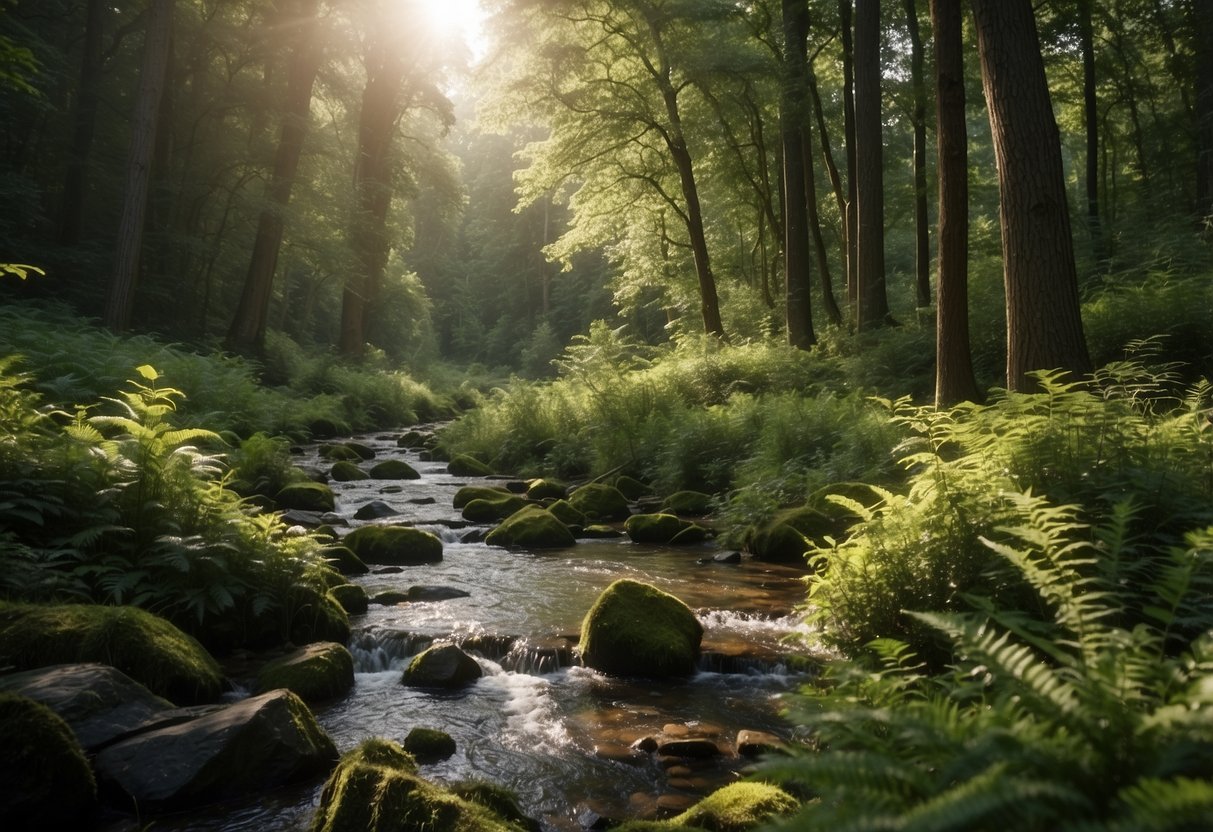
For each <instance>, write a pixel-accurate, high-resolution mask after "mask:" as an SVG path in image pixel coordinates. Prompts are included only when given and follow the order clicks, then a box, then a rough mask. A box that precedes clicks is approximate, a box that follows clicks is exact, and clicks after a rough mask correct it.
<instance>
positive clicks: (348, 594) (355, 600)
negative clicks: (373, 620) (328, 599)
mask: <svg viewBox="0 0 1213 832" xmlns="http://www.w3.org/2000/svg"><path fill="white" fill-rule="evenodd" d="M329 594H330V595H332V596H333V598H335V599H336V600H337V603H338V604H340V605H341V609H343V610H345V612H346V614H347V615H362V614H363V613H365V612H366V611H367V608H368V607H369V606H370V598H368V597H367V594H366V590H365V589H363V588H362V587H360V586H358V584H338V585H337V586H335V587H333V588H332V589H330V590H329Z"/></svg>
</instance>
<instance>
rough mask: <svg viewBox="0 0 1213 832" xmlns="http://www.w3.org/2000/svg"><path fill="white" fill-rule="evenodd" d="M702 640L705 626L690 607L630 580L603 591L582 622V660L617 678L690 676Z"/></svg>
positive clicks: (646, 585)
mask: <svg viewBox="0 0 1213 832" xmlns="http://www.w3.org/2000/svg"><path fill="white" fill-rule="evenodd" d="M702 639H703V627H702V626H701V625H700V623H699V620H698V619H697V618H696V617H695V613H694V612H692V611H691V609H690V607H688V606H687V605H686V604H684V603H683V602H682V601H681V600H679V599H678V598H675V597H674V596H673V595H670V594H669V593H667V592H662V591H661V590H660V589H657V587H655V586H651V585H649V584H643V583H640V582H638V581H633V580H630V579H626V578H625V579H623V580H618V581H615V583H613V584H611V585H610V586H608V587H607V588H606V589H605V590H603V592H602V594H601V595H599V596H598V600H597V601H595V602H594V606H593V607H591V608H590V611H589V612H588V613H586V616H585V618H584V619H583V620H582V622H581V643H580V649H581V660H582V662H583V663H584V664H585V665H587V666H588V667H592V668H594V669H595V670H598V671H601V672H602V673H607V674H610V675H612V676H642V677H646V678H665V677H669V676H689V675H691V674H692V673H694V672H695V665H696V660H697V659H698V657H699V643H700V641H701V640H702Z"/></svg>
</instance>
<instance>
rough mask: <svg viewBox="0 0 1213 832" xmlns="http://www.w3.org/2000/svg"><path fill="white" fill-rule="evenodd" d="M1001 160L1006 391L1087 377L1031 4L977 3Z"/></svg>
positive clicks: (1057, 152)
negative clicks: (1058, 375) (1047, 379)
mask: <svg viewBox="0 0 1213 832" xmlns="http://www.w3.org/2000/svg"><path fill="white" fill-rule="evenodd" d="M972 6H973V19H974V23H975V26H976V30H977V47H978V52H979V54H980V56H981V76H982V86H983V88H984V90H985V96H986V102H987V104H988V107H989V115H990V132H991V134H992V136H993V139H994V155H995V159H996V161H997V163H998V185H999V193H1000V219H1001V221H1002V252H1003V280H1004V283H1005V285H1006V295H1007V387H1008V389H1011V390H1018V391H1030V390H1032V389H1035V386H1036V385H1035V384H1034V382H1033V381H1032V380H1031V379H1029V378H1028V373H1030V372H1031V371H1033V370H1051V369H1062V370H1068V371H1070V372H1071V373H1073V374H1075V375H1083V374H1085V373H1087V372H1089V371H1090V369H1091V360H1090V358H1089V356H1088V354H1087V345H1086V341H1085V340H1084V339H1083V332H1082V318H1081V315H1080V312H1079V300H1078V277H1077V274H1076V272H1075V267H1074V241H1073V239H1072V238H1071V235H1070V213H1069V210H1068V208H1067V207H1066V192H1065V180H1064V178H1063V173H1062V164H1061V144H1060V139H1059V136H1058V131H1057V122H1056V121H1055V120H1054V118H1053V107H1052V104H1051V102H1050V100H1049V88H1048V84H1047V81H1046V79H1045V69H1044V61H1043V59H1042V58H1041V53H1040V43H1039V40H1038V38H1037V34H1036V20H1035V18H1034V17H1033V13H1032V5H1031V2H1030V0H972Z"/></svg>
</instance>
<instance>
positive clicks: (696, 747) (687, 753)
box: [657, 737, 720, 758]
mask: <svg viewBox="0 0 1213 832" xmlns="http://www.w3.org/2000/svg"><path fill="white" fill-rule="evenodd" d="M657 753H658V754H660V755H661V756H663V757H695V758H706V757H716V756H718V755H719V754H720V747H719V746H718V745H716V743H714V742H712V741H711V740H709V739H705V738H702V737H675V738H674V739H661V740H658V742H657Z"/></svg>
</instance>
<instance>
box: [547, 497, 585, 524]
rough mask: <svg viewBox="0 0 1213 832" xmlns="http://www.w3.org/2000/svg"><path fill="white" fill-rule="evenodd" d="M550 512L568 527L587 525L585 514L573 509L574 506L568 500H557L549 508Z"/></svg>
mask: <svg viewBox="0 0 1213 832" xmlns="http://www.w3.org/2000/svg"><path fill="white" fill-rule="evenodd" d="M548 511H550V512H551V513H552V516H553V517H555V518H556V519H557V520H559V521H560V522H561V523H564V524H565V525H566V526H584V525H585V524H586V516H585V514H583V513H582V512H580V511H578V510H577V509H575V508H573V504H572V503H570V502H569V501H568V500H557V501H556V502H554V503H552V504H551V505H550V506H548Z"/></svg>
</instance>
